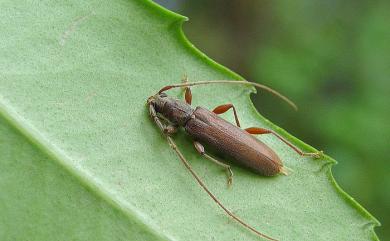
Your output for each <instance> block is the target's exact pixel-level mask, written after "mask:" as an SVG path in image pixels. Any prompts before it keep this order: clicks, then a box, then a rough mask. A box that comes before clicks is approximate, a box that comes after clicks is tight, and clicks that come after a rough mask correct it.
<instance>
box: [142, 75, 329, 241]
mask: <svg viewBox="0 0 390 241" xmlns="http://www.w3.org/2000/svg"><path fill="white" fill-rule="evenodd" d="M205 84H241V85H251V86H255V87H258V88H261V89H264V90H267V91H269V92H271V93H272V94H274V95H276V96H278V97H280V98H281V99H283V100H284V101H286V102H287V103H288V104H289V105H291V106H292V107H293V108H294V109H297V107H296V105H295V104H294V103H293V102H292V101H290V100H289V99H288V98H287V97H285V96H283V95H282V94H280V93H278V92H277V91H275V90H273V89H271V88H269V87H267V86H265V85H261V84H258V83H253V82H248V81H229V80H212V81H198V82H187V80H186V79H185V82H184V83H181V84H175V85H168V86H165V87H163V88H162V89H161V90H160V91H158V92H157V93H156V94H155V95H153V96H151V97H149V98H148V100H147V105H148V107H149V114H150V116H151V117H152V119H153V120H154V122H155V123H156V125H157V126H158V128H159V129H160V130H161V131H162V133H163V135H164V136H165V137H166V138H167V141H168V143H169V145H170V146H171V147H172V149H173V150H174V151H175V152H176V154H177V155H178V156H179V158H180V159H181V161H182V162H183V164H184V165H185V167H186V168H187V169H188V171H189V172H190V173H191V174H192V176H193V177H194V178H195V179H196V181H197V182H198V183H199V185H200V186H201V187H202V188H203V189H204V190H205V191H206V193H207V194H208V195H209V196H210V197H211V198H212V199H213V200H214V202H216V203H217V204H218V205H219V206H220V207H221V208H222V209H223V210H224V211H225V212H226V213H227V214H228V215H229V216H230V217H232V218H233V219H235V220H236V221H237V222H239V223H240V224H242V225H243V226H244V227H246V228H247V229H249V230H251V231H252V232H254V233H256V234H257V235H259V236H261V237H263V238H266V239H269V240H276V239H274V238H271V237H270V236H268V235H266V234H263V233H261V232H259V231H258V230H256V229H255V228H253V227H252V226H250V225H249V224H247V223H246V222H244V221H243V220H242V219H240V218H239V217H237V216H236V215H235V214H233V213H232V212H231V211H230V210H229V209H227V208H226V207H225V206H224V205H223V204H222V203H221V202H220V201H219V200H218V199H217V198H216V197H215V196H214V194H212V193H211V192H210V191H209V189H208V188H207V187H206V185H205V184H204V183H203V181H202V180H201V179H200V177H199V176H198V175H197V174H196V173H195V171H194V170H193V169H192V168H191V166H190V164H189V163H188V161H187V160H186V159H185V157H184V155H183V154H182V153H181V151H180V150H179V149H178V147H177V145H176V143H175V142H174V140H173V139H172V137H171V136H172V134H173V133H175V132H176V131H177V130H178V128H180V127H184V130H185V131H186V132H187V133H188V134H189V135H190V136H191V137H192V138H193V139H194V146H195V149H196V150H197V151H198V152H199V154H201V155H202V156H204V157H205V158H207V159H208V160H210V161H212V162H214V163H216V164H217V165H219V166H221V167H223V168H224V169H226V170H227V173H228V184H229V185H230V184H231V183H232V181H233V179H232V178H233V172H232V170H231V168H230V166H229V165H227V164H225V163H223V162H221V161H219V160H217V159H215V158H214V157H212V156H210V155H208V154H207V153H206V151H205V149H204V147H203V144H206V145H208V146H211V147H213V148H215V149H216V150H217V151H218V152H219V153H223V154H227V155H228V156H230V157H232V158H233V159H234V160H235V161H236V162H237V163H238V164H240V165H242V166H245V167H247V168H249V169H250V170H252V171H253V172H255V173H258V174H260V175H263V176H274V175H277V174H278V173H282V174H285V175H287V172H286V169H285V168H284V167H283V163H282V161H281V160H280V158H279V157H278V155H277V154H276V153H275V152H274V151H273V150H272V149H271V148H269V147H268V146H267V145H265V144H264V143H263V142H261V141H260V140H258V139H257V138H255V137H253V136H252V135H254V134H273V135H275V136H276V137H277V138H278V139H280V140H281V141H283V142H284V143H285V144H287V145H288V146H289V147H291V148H292V149H293V150H294V151H295V152H297V153H298V154H299V155H301V156H312V157H315V158H319V157H320V156H321V155H322V152H314V153H308V152H303V151H301V150H300V149H299V148H297V147H296V146H294V145H293V144H291V143H290V142H289V141H287V140H286V139H284V138H283V137H282V136H280V135H278V134H277V133H276V132H274V131H272V130H268V129H264V128H259V127H250V128H246V129H244V130H243V129H241V128H240V122H239V119H238V116H237V111H236V108H235V107H234V105H232V104H224V105H220V106H217V107H216V108H215V109H214V110H213V111H209V110H207V109H205V108H203V107H196V108H195V109H193V108H192V107H191V101H192V94H191V89H190V87H191V86H196V85H205ZM179 87H184V88H185V102H184V101H181V100H178V99H175V98H172V97H169V96H168V95H167V94H166V93H165V91H167V90H170V89H173V88H179ZM229 109H232V110H233V114H234V118H235V122H236V125H233V124H231V123H230V122H227V121H226V120H224V119H222V118H220V117H219V116H218V114H222V113H224V112H226V111H228V110H229Z"/></svg>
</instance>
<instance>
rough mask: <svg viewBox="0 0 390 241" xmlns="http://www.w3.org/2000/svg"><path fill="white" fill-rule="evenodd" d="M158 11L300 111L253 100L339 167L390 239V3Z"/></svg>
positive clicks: (164, 0) (340, 0)
mask: <svg viewBox="0 0 390 241" xmlns="http://www.w3.org/2000/svg"><path fill="white" fill-rule="evenodd" d="M156 2H157V3H159V4H161V5H163V6H165V7H167V8H169V9H171V10H173V11H175V12H178V13H180V14H182V15H185V16H187V17H189V18H190V20H191V21H190V22H189V23H186V24H185V25H184V31H185V33H186V35H187V37H188V38H189V39H190V41H191V42H192V43H193V44H194V45H195V46H197V47H198V48H199V49H200V50H202V51H203V52H204V53H206V54H207V55H208V56H210V57H211V58H212V59H214V60H216V61H217V62H219V63H221V64H223V65H225V66H227V67H229V68H230V69H232V70H234V71H235V72H237V73H239V74H241V75H242V76H243V77H245V78H246V79H248V80H252V81H257V82H259V83H263V84H268V85H270V86H272V87H273V88H275V89H277V90H278V91H280V92H282V93H283V94H286V95H287V96H289V97H290V98H291V99H293V100H294V101H295V102H296V103H297V104H298V106H299V108H300V109H299V112H294V111H293V110H291V109H289V108H288V106H286V105H285V104H284V103H282V102H281V101H280V100H278V99H276V98H275V97H273V96H271V95H269V94H266V93H263V92H262V93H260V94H259V95H255V96H253V101H254V103H255V105H256V107H257V108H258V110H259V111H260V112H261V113H262V114H263V115H264V116H265V117H266V118H268V119H270V120H271V121H272V122H274V123H275V124H277V125H279V126H281V127H283V128H284V129H286V130H287V131H289V132H290V133H291V134H293V135H295V136H296V137H298V138H299V139H301V140H303V141H305V142H307V143H309V144H311V145H312V146H314V147H316V148H317V149H321V150H324V151H325V153H327V154H328V155H330V156H332V157H333V158H335V159H336V160H338V165H336V166H334V167H333V174H334V176H335V178H336V180H337V181H338V183H339V184H340V186H341V187H342V188H343V189H344V190H345V191H346V192H347V193H349V194H350V195H351V196H352V197H354V198H355V199H356V200H357V201H358V202H359V203H361V204H362V205H363V206H364V207H365V208H367V209H368V210H369V211H370V212H371V213H372V214H373V215H374V216H375V217H377V218H378V219H379V221H380V222H381V223H382V227H380V228H377V229H376V232H377V234H378V236H379V238H380V239H381V240H390V238H389V237H390V228H389V227H390V165H389V164H388V150H389V144H390V99H389V95H390V79H389V76H390V1H385V0H384V1H368V0H364V1H363V0H297V1H270V0H260V1H259V0H228V1H226V0H158V1H156ZM190 78H191V76H190ZM192 79H193V80H194V79H196V76H192Z"/></svg>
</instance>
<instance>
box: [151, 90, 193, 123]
mask: <svg viewBox="0 0 390 241" xmlns="http://www.w3.org/2000/svg"><path fill="white" fill-rule="evenodd" d="M151 102H152V104H153V106H154V108H155V109H156V111H157V112H158V113H159V114H161V115H162V116H163V117H165V118H166V119H167V120H169V121H170V122H171V123H172V124H175V125H179V126H184V125H185V123H187V121H188V120H189V119H190V118H191V116H192V113H193V112H194V110H193V109H192V108H191V106H190V105H189V104H187V103H185V102H183V101H180V100H177V99H174V98H172V97H169V96H167V95H166V94H165V93H161V94H157V95H155V96H153V100H152V101H151Z"/></svg>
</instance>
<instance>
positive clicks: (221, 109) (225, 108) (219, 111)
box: [213, 104, 240, 127]
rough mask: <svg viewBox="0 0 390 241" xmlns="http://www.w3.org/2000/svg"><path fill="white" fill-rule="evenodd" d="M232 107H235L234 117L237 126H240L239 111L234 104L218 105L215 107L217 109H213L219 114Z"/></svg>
mask: <svg viewBox="0 0 390 241" xmlns="http://www.w3.org/2000/svg"><path fill="white" fill-rule="evenodd" d="M230 108H232V109H233V113H234V119H235V120H236V124H237V126H238V127H240V121H239V120H238V115H237V111H236V108H235V107H234V105H233V104H226V105H220V106H217V107H215V109H214V110H213V112H214V113H215V114H217V115H219V114H222V113H225V112H226V111H228V110H229V109H230Z"/></svg>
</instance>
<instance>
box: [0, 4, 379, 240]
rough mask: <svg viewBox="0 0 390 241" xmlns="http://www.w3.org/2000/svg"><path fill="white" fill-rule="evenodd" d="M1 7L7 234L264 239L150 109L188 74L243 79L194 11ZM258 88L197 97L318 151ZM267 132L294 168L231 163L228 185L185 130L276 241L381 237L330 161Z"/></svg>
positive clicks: (196, 93) (0, 136) (204, 91)
mask: <svg viewBox="0 0 390 241" xmlns="http://www.w3.org/2000/svg"><path fill="white" fill-rule="evenodd" d="M0 8H1V9H2V11H1V12H0V17H1V18H0V19H1V20H0V29H1V32H2V36H1V37H0V56H1V58H0V166H1V168H0V190H1V191H0V213H1V215H0V239H1V240H259V238H258V237H257V236H255V235H253V234H252V233H250V232H248V231H247V230H246V229H245V228H243V227H242V226H240V225H239V224H237V223H236V222H234V221H233V220H231V219H229V218H228V217H227V216H226V215H225V214H224V213H223V212H222V210H220V209H219V208H218V207H217V206H216V205H215V203H214V202H213V201H212V200H211V199H210V198H209V197H208V196H207V195H206V193H204V192H203V191H202V190H201V188H200V187H199V186H198V185H197V184H196V183H195V182H194V180H193V179H192V177H191V176H190V175H189V173H188V172H187V171H186V170H185V168H184V166H183V165H182V163H180V160H179V159H178V157H177V156H176V155H175V154H174V152H173V151H172V150H171V149H170V148H169V146H168V144H167V143H166V141H165V139H164V138H163V137H162V136H161V134H160V133H159V131H158V129H157V128H156V127H155V126H154V124H153V123H152V121H151V120H150V118H149V116H148V111H147V109H146V108H145V107H146V105H145V103H146V99H147V98H148V97H149V96H150V95H152V94H154V93H155V92H156V91H157V90H159V89H160V88H161V87H162V86H165V85H167V84H170V83H178V82H180V79H181V77H182V76H183V75H184V74H187V75H188V76H189V78H190V80H213V79H240V76H238V75H236V74H234V73H232V72H231V71H229V70H227V69H226V68H224V67H222V66H220V65H218V64H217V63H215V62H213V61H212V60H210V59H209V58H207V57H206V56H205V55H203V54H202V53H200V52H199V51H198V50H196V49H195V48H194V47H193V46H192V45H191V44H190V43H189V42H188V41H187V40H186V38H185V37H184V35H183V33H182V30H181V25H182V23H183V21H185V18H184V17H182V16H179V15H177V14H174V13H172V12H169V11H167V10H164V9H162V8H160V7H158V6H157V5H155V4H153V3H151V2H144V1H136V0H132V1H130V0H128V1H121V0H113V1H98V0H90V1H74V0H70V1H62V2H61V1H60V2H59V1H50V0H47V1H36V2H35V1H21V2H15V1H8V0H6V1H2V2H1V3H0ZM251 92H253V89H252V88H248V87H244V86H241V87H237V86H228V85H218V86H216V85H210V86H203V87H196V88H193V97H194V100H193V105H194V106H204V107H207V108H210V109H212V108H214V107H215V106H217V105H220V104H225V103H234V105H235V106H236V107H237V110H238V115H239V117H240V120H241V124H242V126H243V127H250V126H259V127H267V128H272V129H274V130H275V131H277V132H279V133H280V134H282V135H283V136H285V137H286V138H287V139H289V140H290V141H292V142H293V143H294V144H296V145H297V146H299V147H300V148H302V149H304V150H307V151H310V150H313V149H312V148H311V147H309V146H307V145H305V144H304V143H302V142H300V141H299V140H297V139H295V138H294V137H292V136H290V135H288V134H287V133H286V132H285V131H284V130H281V129H279V128H277V127H276V126H274V125H273V124H271V123H270V122H269V121H267V120H266V119H264V118H263V117H261V116H260V115H259V114H258V113H257V111H256V110H255V108H254V107H253V105H252V103H251V101H250V99H249V94H250V93H251ZM169 93H170V94H172V95H177V96H179V97H180V98H182V93H180V91H177V92H175V91H172V92H169ZM223 117H224V118H226V119H228V120H229V121H233V120H234V119H233V116H232V114H231V113H227V114H224V115H223ZM259 138H260V139H261V140H263V141H264V142H265V143H266V144H267V145H269V146H270V147H271V148H273V149H274V150H275V151H276V152H277V153H278V155H279V156H280V157H281V159H282V160H283V162H284V163H285V165H286V166H287V167H289V168H290V169H292V170H293V171H291V173H290V175H289V176H277V177H273V178H265V177H261V176H258V175H255V174H252V173H250V172H248V171H247V170H245V169H242V168H240V167H239V166H236V165H233V171H234V174H235V176H234V184H233V187H232V188H227V186H226V176H225V173H224V171H223V170H221V169H220V168H219V167H217V166H215V165H214V164H213V163H210V162H208V161H207V160H205V159H203V158H201V157H200V156H199V155H197V154H196V152H195V150H194V148H193V146H192V143H191V140H190V138H189V137H188V136H186V135H185V134H183V133H182V132H181V133H179V134H178V135H177V136H176V140H177V142H178V146H179V147H180V149H181V150H182V151H183V153H184V154H185V156H186V157H187V159H188V160H189V161H190V163H191V164H192V165H193V168H194V170H196V172H198V173H199V175H200V176H201V177H202V178H203V180H204V181H205V183H206V184H207V185H208V186H209V188H210V189H211V190H212V191H213V193H215V194H216V196H218V197H219V198H220V200H221V201H222V202H223V203H224V204H225V205H226V206H227V207H228V208H230V209H231V210H232V211H233V212H234V213H235V214H237V215H238V216H240V217H242V218H243V219H244V220H246V221H247V222H248V223H250V224H252V225H253V226H255V227H256V228H257V229H259V230H260V231H262V232H264V233H266V234H268V235H270V236H271V237H274V238H277V239H281V240H370V239H376V235H375V233H374V231H373V227H374V226H375V225H378V222H377V221H376V220H375V219H374V218H373V217H372V216H371V215H370V214H369V213H368V212H367V211H365V210H364V209H363V208H362V207H361V206H359V205H358V204H357V203H356V202H355V201H354V200H353V199H352V198H351V197H349V196H348V195H347V194H345V193H344V192H343V191H342V190H341V189H340V188H339V187H338V186H337V184H336V183H335V182H334V180H333V178H332V175H331V171H330V168H331V165H332V164H333V163H334V161H333V160H332V159H330V158H328V157H326V158H323V159H319V160H314V159H311V158H302V157H300V156H298V155H297V154H296V153H295V152H293V151H292V150H291V149H290V148H288V147H287V146H286V145H284V144H283V143H281V142H280V141H278V140H277V139H276V138H274V137H272V136H261V137H259Z"/></svg>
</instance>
